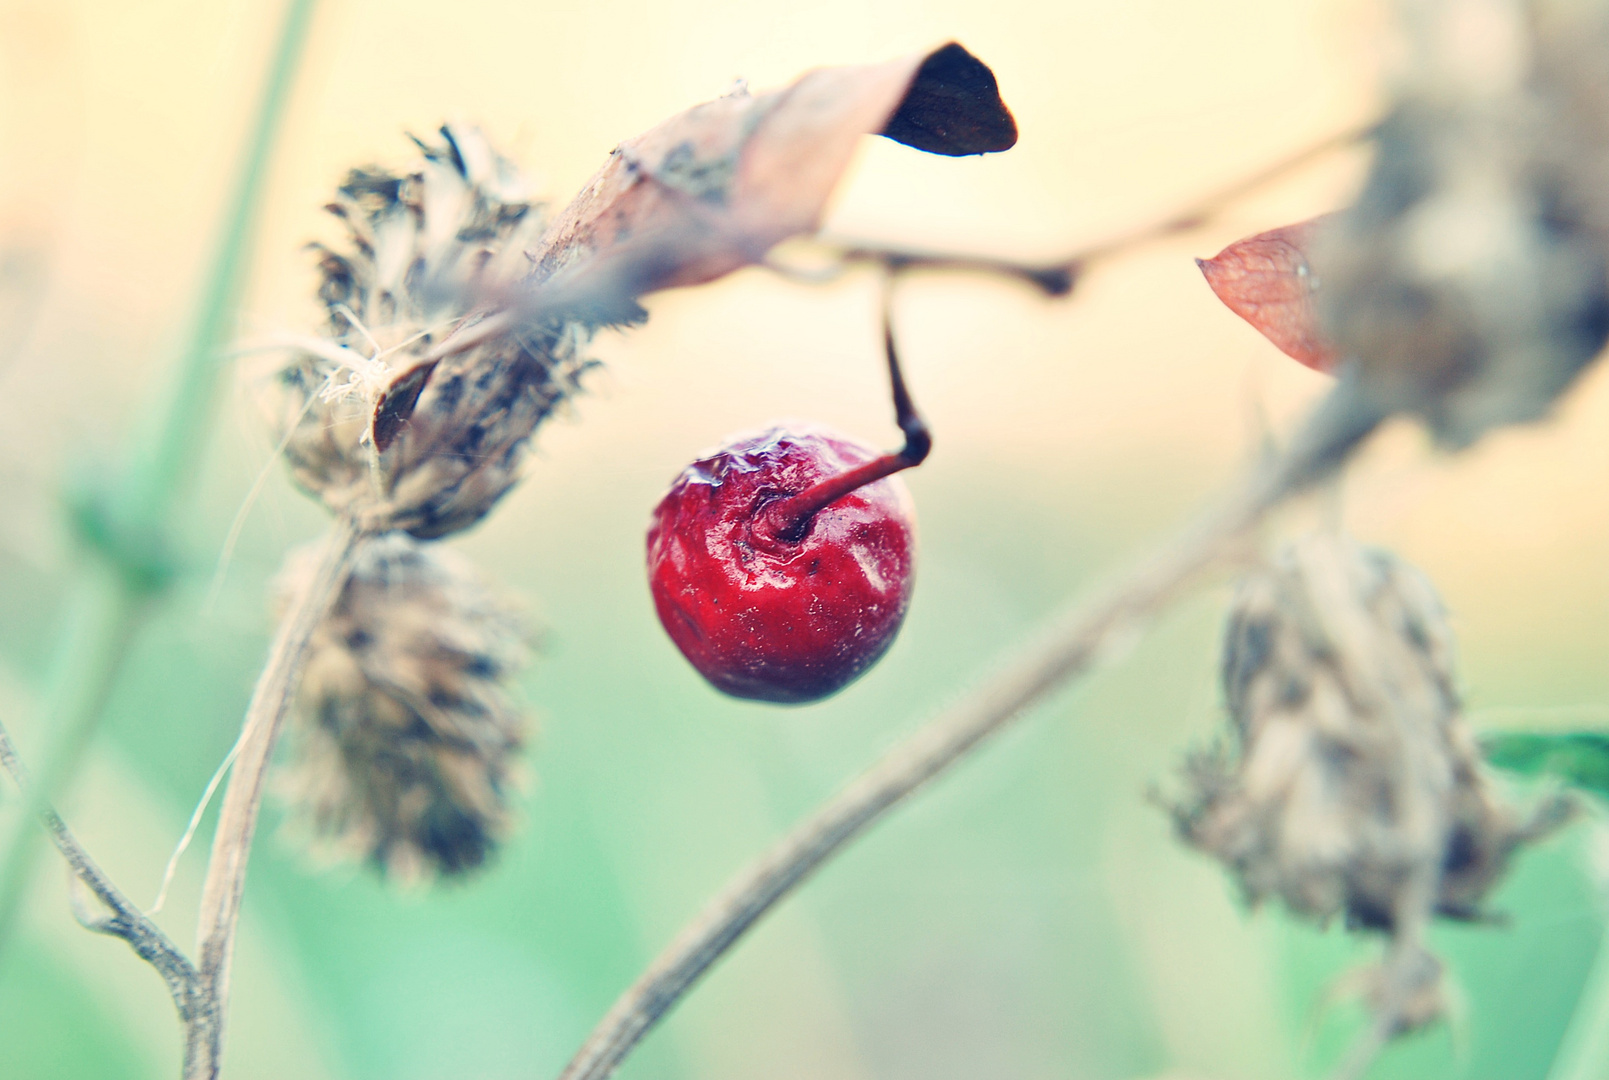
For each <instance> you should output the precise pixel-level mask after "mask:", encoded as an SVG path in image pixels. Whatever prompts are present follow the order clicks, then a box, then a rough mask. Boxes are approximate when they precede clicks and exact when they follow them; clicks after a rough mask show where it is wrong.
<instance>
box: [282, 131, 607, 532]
mask: <svg viewBox="0 0 1609 1080" xmlns="http://www.w3.org/2000/svg"><path fill="white" fill-rule="evenodd" d="M441 134H442V138H443V142H442V143H440V144H430V143H425V142H419V143H418V145H419V150H420V152H421V155H422V159H421V160H420V162H419V163H418V164H417V166H416V167H415V168H414V169H413V170H412V171H411V172H407V173H393V172H390V171H387V170H384V169H379V168H368V169H354V170H352V172H350V173H349V174H348V175H347V178H346V181H345V182H344V183H343V184H342V185H341V187H340V189H339V191H338V192H337V195H336V199H335V201H334V202H333V203H331V204H330V205H329V207H328V209H329V211H330V212H331V213H332V214H334V215H335V216H336V217H337V218H339V219H340V220H341V221H342V223H343V224H344V225H345V227H346V230H347V244H346V246H345V248H344V250H340V251H337V250H335V249H333V248H329V247H324V246H321V245H318V246H315V250H317V251H318V252H319V254H320V261H319V271H320V274H321V281H320V285H319V299H320V300H321V301H322V302H323V304H324V307H325V310H326V312H327V316H328V317H327V321H326V324H325V326H324V327H323V333H322V336H318V337H309V338H304V339H298V340H297V341H296V347H295V351H294V355H293V357H292V359H291V361H290V362H289V363H288V364H287V365H286V366H285V367H284V368H283V369H282V370H281V372H280V375H279V379H278V386H277V389H278V391H279V392H278V393H276V394H274V395H272V400H271V401H270V402H269V403H268V408H269V410H270V414H271V419H272V420H273V421H274V422H275V423H276V424H277V426H278V428H279V430H280V431H281V432H282V433H283V434H284V436H285V457H286V460H287V461H288V462H289V464H290V467H291V469H292V472H293V473H294V475H295V477H296V479H297V482H298V483H300V484H301V485H302V486H303V487H305V488H306V489H307V490H308V491H310V492H312V493H313V494H315V495H317V496H319V497H320V498H321V499H323V500H324V502H325V504H326V505H328V506H329V508H330V509H331V510H332V511H334V512H336V513H341V514H346V515H349V516H351V517H353V518H354V519H356V520H357V521H359V522H360V523H361V524H363V525H364V526H365V527H367V528H368V529H370V530H371V531H375V532H379V531H384V530H387V529H402V530H405V531H407V532H409V533H411V534H413V535H414V536H418V537H421V538H430V537H437V536H443V535H446V534H448V533H451V532H455V531H457V530H459V529H463V528H466V527H468V526H470V525H472V524H474V523H475V522H476V521H479V520H480V518H481V517H483V516H484V515H485V514H486V513H487V512H488V511H489V510H490V509H491V508H492V506H493V505H494V504H495V503H496V502H497V500H498V499H499V498H501V497H502V495H503V494H504V493H505V492H507V491H508V489H509V488H510V487H512V486H513V484H514V483H515V481H516V480H517V479H518V475H519V467H520V464H521V460H522V458H523V455H524V451H525V447H526V443H527V440H528V439H529V438H530V436H531V434H532V433H533V432H534V431H535V430H536V428H537V426H538V425H539V424H540V423H541V422H542V421H543V420H545V419H546V418H547V417H548V416H550V415H552V413H553V412H554V410H555V409H556V408H558V407H559V406H560V405H562V404H563V403H564V402H565V401H566V400H567V399H568V398H569V397H570V396H571V395H572V394H574V393H575V392H576V390H577V389H578V380H579V377H580V376H581V374H582V373H583V372H584V371H586V370H587V369H588V368H589V367H590V366H592V365H591V362H590V361H588V360H586V359H585V358H584V357H583V356H582V355H581V349H582V347H583V346H584V344H585V342H586V340H587V337H588V335H589V333H590V329H589V328H588V327H587V326H585V325H583V324H581V323H577V322H565V321H558V320H551V319H550V320H546V321H542V320H537V321H535V322H531V321H525V322H522V323H521V324H519V325H518V326H517V327H513V328H511V329H509V330H508V331H507V332H505V333H501V334H497V335H494V336H492V337H490V338H488V339H487V340H485V341H483V342H481V343H480V344H478V345H476V346H475V347H473V348H470V349H467V350H465V351H463V352H460V353H456V354H454V355H451V356H448V357H447V358H445V359H443V360H441V361H440V362H439V363H431V364H419V363H417V362H416V358H418V357H419V356H421V355H422V354H423V353H425V352H426V351H428V350H429V349H430V347H431V346H432V345H435V344H439V343H440V342H441V341H442V340H443V339H444V338H446V337H447V336H448V335H450V334H451V333H452V332H453V331H455V330H456V329H458V328H459V327H461V326H463V325H466V323H468V322H472V321H474V320H475V319H478V318H479V317H480V315H479V314H478V313H477V312H476V311H475V310H473V308H472V306H471V305H472V303H473V300H472V298H473V297H476V296H489V295H496V294H497V293H498V292H499V291H505V290H507V289H508V288H511V287H512V286H513V285H514V284H515V283H517V282H519V281H521V280H523V279H525V278H526V277H528V276H529V274H530V272H531V263H530V259H529V258H528V256H527V251H528V250H529V249H530V248H531V247H532V245H533V244H534V242H535V240H536V238H537V237H539V236H540V235H541V232H542V228H543V224H544V222H543V214H542V212H541V210H542V208H541V207H540V206H539V205H538V204H536V203H533V202H531V201H530V197H529V195H528V193H527V191H526V188H525V185H524V182H523V180H522V179H521V178H520V176H519V174H518V172H517V170H516V169H515V168H514V166H513V165H512V164H511V163H510V162H509V161H508V160H507V159H506V158H504V157H502V156H501V155H499V154H498V153H497V152H496V151H495V150H493V149H492V147H491V146H490V145H489V144H488V143H487V141H486V139H485V137H484V136H482V135H481V133H480V132H479V131H477V130H475V129H474V128H467V127H461V126H451V125H449V126H445V127H443V128H442V129H441ZM416 141H417V140H416ZM382 402H387V403H389V405H390V407H391V408H390V411H387V409H385V408H380V405H381V403H382ZM399 403H400V404H401V406H402V409H401V410H400V414H401V415H406V417H407V419H406V422H395V420H394V418H395V417H396V416H397V415H399V410H398V409H397V406H398V405H399ZM388 418H390V419H388Z"/></svg>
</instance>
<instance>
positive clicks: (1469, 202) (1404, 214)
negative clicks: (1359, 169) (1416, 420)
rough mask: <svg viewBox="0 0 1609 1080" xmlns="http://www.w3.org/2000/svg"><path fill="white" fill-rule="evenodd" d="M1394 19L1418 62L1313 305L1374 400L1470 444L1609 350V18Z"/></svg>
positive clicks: (1543, 403) (1539, 406) (1509, 13)
mask: <svg viewBox="0 0 1609 1080" xmlns="http://www.w3.org/2000/svg"><path fill="white" fill-rule="evenodd" d="M1398 6H1399V8H1401V9H1402V12H1403V16H1404V18H1403V22H1404V24H1405V26H1406V28H1407V30H1408V35H1407V38H1408V41H1409V50H1408V59H1409V63H1408V64H1407V65H1405V70H1404V71H1403V72H1402V74H1401V77H1400V78H1399V80H1398V86H1397V87H1396V94H1395V97H1396V101H1395V102H1394V104H1393V107H1392V109H1391V111H1390V113H1389V114H1388V116H1387V118H1386V119H1385V120H1384V121H1383V122H1382V124H1381V125H1380V127H1379V129H1378V133H1377V144H1378V146H1377V153H1376V155H1375V160H1374V165H1373V167H1372V170H1371V174H1370V177H1369V179H1368V182H1367V183H1366V185H1365V188H1364V191H1363V193H1362V195H1361V197H1360V198H1359V200H1358V203H1357V205H1355V206H1354V207H1352V208H1351V209H1350V210H1348V211H1347V212H1345V213H1343V214H1341V215H1339V216H1338V217H1337V218H1336V220H1335V222H1334V225H1333V228H1328V229H1327V230H1326V231H1325V234H1324V235H1323V236H1322V237H1321V238H1320V241H1321V242H1320V243H1319V244H1318V246H1317V247H1316V248H1315V250H1314V252H1313V255H1314V259H1313V266H1314V270H1315V272H1316V273H1317V274H1318V276H1319V277H1321V278H1322V279H1323V281H1324V288H1323V290H1322V291H1320V292H1319V293H1318V294H1317V300H1318V301H1319V306H1320V309H1321V313H1322V314H1323V316H1324V322H1325V324H1326V329H1327V330H1328V334H1329V337H1330V338H1331V339H1332V340H1333V341H1334V342H1335V343H1336V345H1337V346H1338V347H1339V349H1340V352H1341V354H1342V355H1343V356H1345V357H1348V358H1350V359H1351V360H1352V361H1354V362H1355V364H1356V369H1357V373H1358V375H1359V377H1360V382H1361V384H1362V387H1363V389H1364V390H1365V392H1366V394H1367V395H1368V396H1369V398H1370V399H1371V401H1372V403H1373V404H1374V405H1375V406H1376V407H1377V408H1378V409H1379V410H1380V411H1382V412H1393V411H1398V410H1402V411H1408V412H1415V413H1418V414H1420V415H1422V416H1423V417H1424V418H1425V420H1426V421H1427V423H1428V424H1429V425H1430V427H1431V429H1432V430H1433V431H1434V432H1435V434H1436V436H1437V437H1438V439H1440V440H1441V441H1442V442H1443V443H1446V444H1448V445H1451V446H1455V447H1456V446H1462V445H1464V444H1467V443H1469V442H1471V441H1473V440H1474V439H1475V438H1477V437H1478V436H1479V435H1480V434H1481V433H1482V432H1484V431H1485V430H1487V429H1488V428H1490V427H1492V426H1494V425H1499V424H1506V423H1513V422H1518V421H1526V420H1532V419H1535V418H1536V417H1538V416H1541V415H1542V414H1544V413H1545V412H1546V410H1547V409H1548V407H1549V406H1550V405H1551V404H1552V402H1553V401H1554V400H1555V399H1556V398H1557V397H1558V396H1559V395H1560V394H1561V393H1563V392H1564V390H1565V389H1566V388H1567V387H1568V386H1569V385H1570V384H1571V383H1572V382H1573V381H1574V380H1575V378H1576V377H1577V375H1579V374H1580V372H1581V371H1582V369H1583V368H1584V367H1585V366H1586V365H1587V364H1588V363H1589V362H1590V361H1591V360H1592V359H1593V358H1594V357H1595V356H1597V355H1598V353H1599V351H1600V350H1601V349H1602V347H1603V344H1604V341H1605V338H1606V335H1609V195H1606V194H1605V192H1606V190H1609V188H1606V187H1605V180H1606V179H1609V142H1606V141H1605V137H1604V136H1605V123H1604V120H1603V112H1602V109H1601V107H1600V106H1601V105H1602V102H1603V99H1604V93H1603V90H1604V82H1603V79H1602V75H1601V72H1602V71H1603V70H1604V69H1605V65H1606V62H1609V5H1605V4H1603V3H1601V2H1599V0H1590V2H1587V3H1580V2H1577V0H1538V2H1536V3H1532V2H1531V0H1488V2H1485V3H1482V4H1479V5H1471V4H1468V3H1462V2H1452V0H1411V2H1410V0H1404V2H1403V3H1401V4H1399V5H1398ZM1475 27H1478V28H1479V29H1478V30H1475V29H1474V28H1475Z"/></svg>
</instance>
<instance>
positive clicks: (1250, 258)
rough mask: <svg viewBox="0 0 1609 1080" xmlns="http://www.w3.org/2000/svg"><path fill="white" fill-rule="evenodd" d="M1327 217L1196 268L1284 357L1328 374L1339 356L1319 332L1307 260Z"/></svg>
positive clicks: (1239, 244) (1233, 247)
mask: <svg viewBox="0 0 1609 1080" xmlns="http://www.w3.org/2000/svg"><path fill="white" fill-rule="evenodd" d="M1329 216H1330V215H1325V216H1323V217H1316V218H1313V219H1311V220H1309V221H1303V222H1299V223H1298V224H1295V225H1286V226H1285V227H1284V228H1280V229H1271V230H1269V231H1268V232H1264V233H1258V234H1257V235H1256V236H1248V237H1246V238H1245V239H1244V240H1237V241H1235V242H1234V243H1233V244H1230V245H1229V246H1228V247H1226V248H1224V249H1223V250H1222V251H1220V252H1219V253H1218V254H1217V255H1215V256H1213V257H1212V258H1210V259H1197V260H1196V265H1197V266H1199V267H1201V273H1202V274H1203V275H1205V276H1206V279H1207V284H1208V285H1210V286H1211V287H1212V291H1213V292H1214V293H1216V294H1217V295H1218V299H1220V300H1222V301H1223V302H1224V304H1225V305H1226V306H1227V307H1228V308H1229V310H1230V311H1233V312H1234V313H1235V314H1236V315H1239V316H1240V317H1241V318H1242V319H1245V320H1246V321H1247V322H1249V323H1251V324H1252V326H1254V327H1256V329H1257V331H1258V332H1259V333H1261V334H1262V335H1263V336H1264V337H1266V338H1267V339H1268V340H1269V341H1271V342H1273V343H1274V345H1275V346H1277V347H1278V348H1279V350H1280V351H1281V352H1283V353H1284V354H1285V355H1287V356H1289V357H1292V358H1293V359H1295V360H1298V361H1300V362H1301V363H1303V364H1306V365H1307V366H1308V367H1310V368H1312V369H1313V370H1315V371H1325V372H1327V371H1330V370H1331V369H1332V368H1333V367H1334V366H1335V362H1336V359H1337V357H1338V353H1337V351H1336V348H1335V346H1334V345H1332V344H1331V343H1330V341H1329V340H1328V339H1327V338H1326V337H1325V336H1324V333H1323V331H1322V330H1321V329H1320V328H1319V323H1318V312H1317V310H1316V309H1315V307H1314V304H1313V294H1314V293H1315V292H1316V291H1317V290H1318V287H1319V279H1318V277H1317V276H1316V275H1315V274H1314V273H1313V272H1312V269H1311V267H1310V266H1309V265H1308V261H1307V255H1308V250H1309V248H1310V246H1311V245H1312V242H1313V239H1314V237H1315V235H1316V234H1317V232H1318V230H1319V229H1320V228H1321V227H1322V226H1323V224H1324V222H1325V221H1326V220H1327V218H1328V217H1329Z"/></svg>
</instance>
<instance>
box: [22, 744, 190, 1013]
mask: <svg viewBox="0 0 1609 1080" xmlns="http://www.w3.org/2000/svg"><path fill="white" fill-rule="evenodd" d="M0 766H3V767H4V768H5V770H6V772H8V773H10V774H11V778H12V779H13V780H15V781H16V782H17V786H18V787H19V788H21V789H22V790H23V792H24V793H26V792H28V791H29V790H30V789H31V788H32V787H33V785H32V783H31V781H30V778H29V776H28V770H27V767H26V766H24V765H23V763H22V759H21V758H19V757H18V756H17V748H16V746H15V745H14V744H13V743H12V741H11V735H10V733H9V732H7V731H6V728H5V725H4V724H0ZM39 820H40V823H41V824H42V825H44V827H45V832H46V833H47V834H49V836H50V840H51V843H53V844H55V845H56V850H57V851H59V852H61V855H62V858H64V859H66V860H67V865H68V867H69V868H70V869H71V870H72V872H73V875H74V878H75V879H76V880H77V881H81V882H83V884H84V886H85V887H86V888H88V889H89V891H90V892H91V893H93V894H94V896H95V898H96V899H97V900H99V901H100V902H101V903H102V904H103V905H105V907H106V910H107V911H109V912H111V914H110V915H107V916H103V917H99V918H91V917H89V916H88V915H87V913H84V912H75V914H77V915H78V916H79V921H80V922H81V923H83V924H84V926H85V927H86V928H88V929H90V930H94V931H96V932H97V933H102V934H110V935H111V936H113V937H120V938H122V939H123V940H124V941H126V942H128V944H129V947H130V948H132V949H133V950H134V952H135V953H136V954H137V955H138V956H139V958H140V959H141V960H144V961H145V962H146V963H148V964H150V965H151V966H152V967H154V968H156V970H157V973H158V974H159V975H161V976H162V981H163V982H165V983H167V985H168V993H169V994H170V995H172V997H173V1005H174V1007H175V1008H176V1009H178V1010H179V1018H180V1020H182V1021H185V1022H186V1023H188V1022H189V1018H190V1017H191V1015H193V1014H194V1012H195V1004H196V1000H197V994H198V990H199V983H198V976H197V973H196V969H195V965H194V964H192V963H190V958H189V957H187V956H185V955H184V953H182V952H180V951H179V948H178V946H176V945H174V944H173V942H172V941H171V940H169V938H168V936H167V935H166V934H164V933H163V932H162V929H161V927H159V926H157V925H156V924H155V923H153V922H152V921H151V920H150V919H148V918H147V917H146V916H145V913H144V912H142V911H141V910H140V908H139V905H137V904H135V903H134V902H133V901H132V900H130V899H129V898H128V897H126V896H124V895H123V893H122V890H120V889H119V888H118V887H117V886H116V885H114V884H112V879H111V878H109V877H107V876H106V872H105V871H104V870H102V869H101V868H100V866H99V865H97V864H96V862H95V860H94V859H92V858H90V856H89V852H87V851H85V850H84V846H83V845H82V844H80V843H79V842H78V838H77V837H76V836H74V835H73V832H72V830H71V829H69V828H68V827H67V824H66V822H64V821H62V819H61V816H60V815H59V814H57V813H56V811H55V810H53V809H51V808H50V807H48V806H47V807H46V808H45V809H44V810H43V811H42V812H41V813H40V815H39Z"/></svg>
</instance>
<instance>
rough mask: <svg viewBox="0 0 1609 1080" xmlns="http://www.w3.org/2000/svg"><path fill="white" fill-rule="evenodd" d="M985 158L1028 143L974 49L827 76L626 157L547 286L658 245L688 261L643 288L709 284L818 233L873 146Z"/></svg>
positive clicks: (585, 212) (550, 238)
mask: <svg viewBox="0 0 1609 1080" xmlns="http://www.w3.org/2000/svg"><path fill="white" fill-rule="evenodd" d="M874 133H876V134H883V135H886V136H888V137H889V138H891V139H894V140H896V141H898V142H903V143H905V144H907V145H909V146H914V147H916V148H917V149H920V150H926V151H929V152H932V153H938V154H948V155H964V154H982V153H990V152H994V151H999V150H1006V149H1008V148H1010V147H1011V146H1012V145H1013V144H1014V143H1015V142H1016V141H1017V128H1016V124H1015V122H1014V121H1013V120H1012V118H1011V113H1010V111H1008V110H1007V109H1006V107H1005V105H1004V104H1003V103H1002V102H1001V100H1000V95H999V91H998V89H997V87H996V85H995V79H994V75H993V73H992V72H990V70H989V68H988V67H987V66H985V65H984V64H983V62H982V61H980V60H978V59H977V58H976V57H974V56H973V55H972V54H971V53H969V52H967V51H966V50H965V49H964V48H962V47H961V46H960V45H957V44H955V43H953V42H952V43H950V44H948V45H945V46H943V47H942V48H939V49H937V50H934V51H933V52H930V53H926V54H921V55H917V56H908V57H904V58H902V59H899V60H894V61H890V62H888V63H883V64H872V65H861V66H853V67H836V68H819V69H817V70H815V71H811V72H807V73H806V74H805V75H803V76H801V77H800V78H799V79H798V80H797V81H796V82H794V83H793V85H791V86H789V87H787V88H786V89H783V90H778V91H772V92H770V93H766V94H762V95H760V96H758V97H754V96H750V95H749V94H748V93H747V92H746V91H738V92H736V93H733V94H729V95H727V96H726V97H722V98H717V99H716V100H714V101H710V102H706V103H704V104H702V105H697V106H694V107H693V108H691V109H689V110H687V111H686V112H683V113H680V114H678V115H676V116H673V117H671V118H670V119H669V120H667V121H665V122H664V123H662V124H660V125H659V126H658V127H655V128H653V129H652V130H650V131H648V132H647V133H645V134H643V135H640V136H638V137H637V138H635V139H630V140H628V141H626V142H624V143H622V144H621V145H620V146H619V147H617V148H616V150H615V152H614V153H613V155H611V157H610V159H609V161H608V163H607V164H606V165H604V167H603V168H602V169H601V170H599V172H598V173H597V175H596V176H594V177H593V178H592V180H591V181H590V182H589V183H588V184H587V186H586V188H585V189H583V190H582V192H581V194H579V195H578V196H576V198H575V199H574V200H573V201H572V202H571V203H570V205H569V206H568V207H566V208H565V209H564V211H563V212H562V213H560V214H559V216H558V217H557V218H556V219H555V220H554V222H553V224H552V225H551V226H550V227H549V228H548V230H547V232H546V233H545V234H544V236H543V237H542V239H541V241H540V242H539V243H538V245H537V248H536V251H535V252H533V257H534V258H535V259H536V260H537V273H536V280H537V281H538V282H541V281H545V280H547V279H549V278H551V277H553V276H554V275H555V274H556V273H558V272H559V271H561V270H565V269H567V268H570V267H577V268H580V267H581V266H583V265H584V264H585V263H587V262H588V261H589V260H590V259H591V258H593V257H596V256H600V255H608V254H610V253H611V252H612V251H614V250H615V249H617V248H619V247H620V246H621V245H623V244H626V243H628V242H633V243H639V244H640V243H641V242H642V240H643V238H644V237H645V236H650V235H656V234H666V235H671V236H674V237H676V239H677V241H678V244H679V247H680V249H681V250H680V252H679V254H678V257H676V258H673V259H661V260H659V265H656V266H654V267H653V268H652V272H651V273H648V274H644V275H639V280H637V281H635V282H634V285H635V287H637V288H638V289H640V291H642V292H646V291H649V290H652V289H660V288H670V287H674V286H680V285H696V284H699V283H701V282H705V281H710V280H713V279H714V278H718V277H720V276H721V275H723V274H727V273H730V272H731V271H733V270H736V269H738V268H740V267H742V266H746V265H748V264H749V263H752V262H755V261H758V260H759V259H760V258H761V257H762V256H763V255H764V254H765V252H766V251H768V250H769V249H770V248H771V247H772V246H774V245H775V244H777V243H778V242H780V241H782V240H784V239H786V238H788V237H790V236H795V235H798V234H800V233H805V232H811V231H814V230H815V229H816V228H817V226H818V225H819V223H820V218H821V213H822V209H823V208H824V206H825V205H826V202H827V198H828V196H829V195H831V193H832V189H833V187H834V186H835V185H836V184H837V182H838V179H839V177H840V176H841V175H842V174H843V171H844V169H845V168H846V167H847V166H848V164H849V160H850V156H851V155H852V153H853V152H854V148H855V143H856V142H857V140H859V138H860V137H861V136H862V135H867V134H874Z"/></svg>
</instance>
